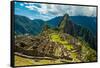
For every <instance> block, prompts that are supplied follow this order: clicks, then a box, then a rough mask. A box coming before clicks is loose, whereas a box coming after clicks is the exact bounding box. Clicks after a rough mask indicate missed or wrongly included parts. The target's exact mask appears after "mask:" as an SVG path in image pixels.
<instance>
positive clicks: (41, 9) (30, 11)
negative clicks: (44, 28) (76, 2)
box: [14, 2, 96, 20]
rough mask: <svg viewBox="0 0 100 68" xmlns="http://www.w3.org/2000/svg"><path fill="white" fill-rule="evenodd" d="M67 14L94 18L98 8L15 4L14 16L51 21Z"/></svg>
mask: <svg viewBox="0 0 100 68" xmlns="http://www.w3.org/2000/svg"><path fill="white" fill-rule="evenodd" d="M65 13H68V14H69V15H70V16H79V15H80V16H92V17H93V16H96V7H87V6H72V5H57V4H41V3H26V2H15V12H14V14H16V15H22V16H26V17H28V18H30V19H32V20H33V19H43V20H49V19H51V18H54V17H56V16H63V15H64V14H65Z"/></svg>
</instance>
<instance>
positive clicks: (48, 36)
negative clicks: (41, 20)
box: [15, 15, 97, 66]
mask: <svg viewBox="0 0 100 68" xmlns="http://www.w3.org/2000/svg"><path fill="white" fill-rule="evenodd" d="M68 22H69V19H68V16H67V15H65V16H64V19H63V20H62V21H61V24H60V25H59V27H58V28H56V29H50V28H49V27H48V25H45V27H44V29H43V31H42V32H41V33H40V34H38V35H36V36H34V35H30V34H23V35H15V66H25V65H43V64H61V63H76V62H90V61H92V62H94V61H97V56H96V51H95V50H94V49H92V48H91V47H90V46H89V43H88V42H86V41H85V40H84V39H83V38H82V37H75V36H73V35H70V34H68V33H66V32H64V27H65V24H66V23H68Z"/></svg>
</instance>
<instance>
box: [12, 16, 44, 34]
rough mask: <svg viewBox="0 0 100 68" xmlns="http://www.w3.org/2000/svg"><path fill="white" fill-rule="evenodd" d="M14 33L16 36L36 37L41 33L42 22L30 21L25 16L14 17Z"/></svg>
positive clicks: (38, 20) (37, 20)
mask: <svg viewBox="0 0 100 68" xmlns="http://www.w3.org/2000/svg"><path fill="white" fill-rule="evenodd" d="M14 17H15V21H14V22H15V32H16V34H26V33H28V34H33V35H37V34H38V33H40V32H41V30H42V28H43V26H44V23H45V22H44V21H43V20H40V19H36V20H30V19H29V18H27V17H25V16H19V15H15V16H14Z"/></svg>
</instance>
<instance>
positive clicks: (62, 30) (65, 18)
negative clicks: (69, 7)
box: [59, 14, 69, 32]
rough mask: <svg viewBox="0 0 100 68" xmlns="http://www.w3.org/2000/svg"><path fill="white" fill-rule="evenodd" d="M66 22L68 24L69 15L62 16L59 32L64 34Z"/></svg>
mask: <svg viewBox="0 0 100 68" xmlns="http://www.w3.org/2000/svg"><path fill="white" fill-rule="evenodd" d="M67 22H69V15H68V14H64V16H63V19H62V21H61V22H60V24H59V29H60V32H64V27H65V25H66V23H67Z"/></svg>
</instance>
